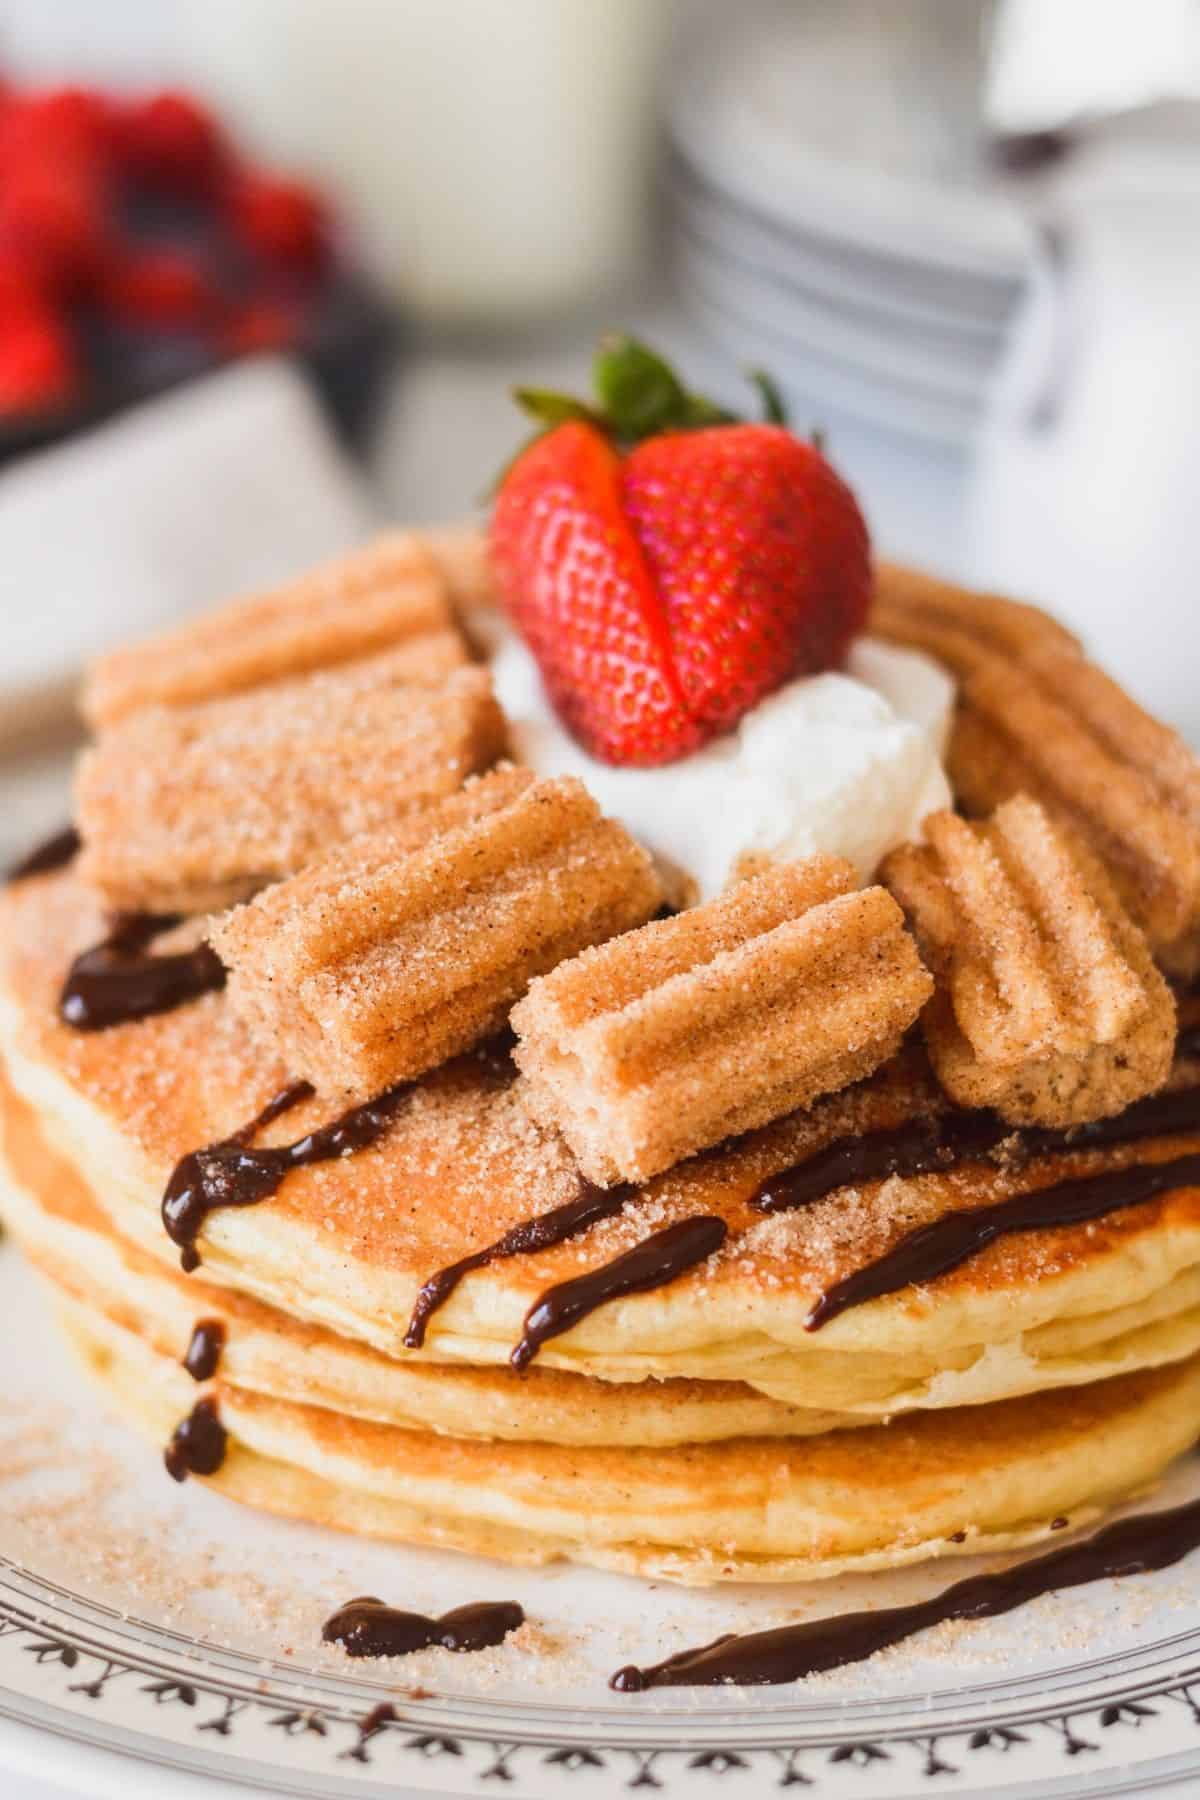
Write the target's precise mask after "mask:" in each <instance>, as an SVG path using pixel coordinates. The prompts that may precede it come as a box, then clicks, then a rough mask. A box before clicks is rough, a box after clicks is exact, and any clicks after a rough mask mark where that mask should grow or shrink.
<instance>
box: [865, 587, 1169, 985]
mask: <svg viewBox="0 0 1200 1800" xmlns="http://www.w3.org/2000/svg"><path fill="white" fill-rule="evenodd" d="M869 628H870V630H871V631H872V632H874V633H875V634H877V635H878V636H880V637H885V638H890V639H892V641H893V642H895V643H900V644H907V645H910V646H911V647H913V648H915V649H919V650H925V651H927V652H928V653H929V654H930V655H931V656H934V657H936V658H938V659H939V660H940V661H942V662H944V663H945V664H946V665H947V666H948V667H949V668H950V669H952V670H953V671H954V673H955V674H957V675H958V676H959V678H960V682H961V687H960V694H959V706H958V711H957V717H956V721H955V727H954V732H953V736H952V739H951V743H950V749H949V754H948V759H947V767H948V772H949V775H950V780H951V783H952V785H953V787H954V791H955V795H956V797H957V799H958V801H959V803H960V805H961V806H962V807H963V808H964V809H965V810H966V811H968V812H972V813H977V814H985V813H988V812H990V811H991V810H992V809H993V807H995V806H998V805H999V804H1000V803H1001V802H1002V801H1004V800H1008V799H1011V798H1012V796H1013V795H1014V794H1017V793H1022V792H1024V793H1028V794H1032V795H1033V796H1034V797H1035V798H1036V799H1038V800H1040V801H1041V802H1042V803H1043V805H1044V806H1045V807H1046V808H1047V809H1048V810H1049V811H1051V812H1053V813H1054V814H1055V815H1056V816H1058V817H1060V818H1062V819H1064V820H1065V821H1066V822H1067V823H1068V824H1070V825H1071V826H1072V827H1073V828H1074V829H1075V830H1076V831H1077V832H1078V833H1079V835H1080V836H1081V837H1082V838H1084V839H1085V841H1086V842H1087V843H1088V844H1089V845H1090V847H1091V848H1092V850H1094V851H1095V853H1096V855H1097V856H1099V857H1100V858H1101V859H1102V861H1103V862H1104V864H1105V865H1106V867H1107V869H1108V872H1109V874H1110V876H1111V877H1112V879H1113V881H1114V883H1115V885H1116V887H1117V890H1118V892H1119V893H1120V895H1121V898H1122V900H1123V902H1124V904H1125V906H1126V907H1127V909H1128V911H1129V912H1130V914H1131V915H1132V917H1133V918H1134V919H1135V921H1136V922H1137V923H1138V924H1139V925H1140V926H1141V927H1142V929H1143V930H1144V931H1145V933H1146V936H1147V938H1148V939H1149V942H1150V947H1151V949H1152V950H1153V952H1154V954H1155V956H1156V958H1157V959H1158V961H1159V962H1160V963H1161V965H1162V966H1163V967H1164V968H1165V969H1167V970H1168V972H1169V973H1171V974H1173V975H1177V976H1179V977H1181V978H1184V979H1189V978H1191V977H1193V976H1194V975H1196V974H1197V973H1198V972H1200V761H1198V760H1197V758H1196V756H1195V755H1194V754H1193V752H1192V751H1191V750H1190V749H1189V748H1188V746H1187V744H1185V743H1184V741H1183V739H1182V738H1181V737H1179V735H1178V734H1177V733H1176V732H1174V731H1171V730H1170V729H1169V728H1168V727H1167V726H1165V725H1162V724H1160V723H1159V722H1158V720H1156V719H1153V718H1151V717H1150V715H1149V714H1148V713H1146V712H1144V711H1143V710H1142V708H1141V707H1140V706H1138V704H1137V703H1136V701H1134V700H1132V699H1131V698H1130V697H1129V695H1128V694H1126V693H1125V692H1124V691H1123V690H1122V689H1121V688H1120V687H1119V686H1118V685H1117V683H1116V682H1115V681H1113V680H1112V679H1111V677H1109V676H1108V675H1106V674H1105V673H1104V672H1103V671H1102V670H1101V669H1098V668H1097V667H1096V666H1095V665H1094V664H1093V663H1090V662H1088V661H1087V659H1086V658H1085V656H1084V655H1083V653H1082V650H1081V649H1080V646H1079V644H1078V642H1077V641H1076V639H1074V638H1073V637H1072V636H1071V634H1070V633H1069V632H1067V631H1065V630H1064V629H1063V627H1062V626H1061V625H1058V624H1056V623H1055V621H1054V620H1053V619H1050V618H1048V617H1047V616H1046V614H1044V613H1040V612H1038V611H1037V610H1036V609H1035V608H1034V607H1029V606H1022V605H1020V604H1018V603H1017V602H1016V601H1011V600H1002V599H999V598H997V597H996V596H993V595H984V594H973V593H970V592H968V591H967V590H966V589H963V588H956V587H952V586H950V585H949V584H948V583H945V582H939V581H935V580H933V579H932V577H929V576H923V575H918V574H915V573H914V572H912V571H910V570H906V569H898V568H896V567H894V566H891V565H887V564H885V565H884V566H883V567H882V568H881V569H880V570H879V573H878V588H877V599H876V602H875V606H874V609H873V611H872V614H871V620H870V627H869Z"/></svg>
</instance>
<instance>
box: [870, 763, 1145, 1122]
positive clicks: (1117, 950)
mask: <svg viewBox="0 0 1200 1800" xmlns="http://www.w3.org/2000/svg"><path fill="white" fill-rule="evenodd" d="M924 834H925V839H926V841H925V843H924V844H921V845H916V844H906V845H904V846H903V847H902V848H900V849H899V850H895V851H893V852H892V854H891V855H890V856H889V857H888V858H887V860H886V861H885V863H884V865H883V870H882V876H883V880H884V881H885V882H886V883H887V885H888V887H890V889H891V891H892V893H893V894H895V896H896V898H897V899H898V900H899V901H900V903H901V905H902V906H903V907H904V909H905V911H906V913H907V914H908V916H909V918H910V919H911V921H912V923H913V927H914V929H915V931H916V934H917V940H918V942H919V943H920V945H921V950H922V954H923V955H924V957H925V960H926V961H927V962H928V963H929V965H930V967H931V968H932V969H933V970H934V971H935V974H936V976H937V982H938V991H937V995H936V998H935V999H934V1001H933V1002H932V1004H931V1005H930V1006H929V1007H928V1008H927V1009H926V1012H925V1015H924V1029H925V1036H926V1041H927V1043H928V1046H929V1053H930V1057H931V1059H932V1061H933V1065H934V1068H935V1069H936V1071H937V1074H938V1078H939V1080H940V1081H941V1083H942V1085H943V1086H944V1087H945V1089H946V1091H947V1093H949V1094H950V1095H951V1096H952V1098H953V1099H955V1100H957V1101H958V1102H959V1103H960V1104H961V1105H963V1106H990V1107H993V1108H995V1110H996V1111H997V1112H999V1113H1000V1114H1001V1115H1002V1116H1003V1117H1004V1118H1006V1119H1011V1120H1012V1121H1013V1123H1014V1124H1038V1125H1058V1126H1066V1125H1080V1124H1084V1123H1086V1122H1087V1121H1088V1120H1090V1119H1099V1118H1107V1117H1109V1116H1110V1115H1112V1114H1113V1113H1118V1112H1120V1111H1122V1109H1123V1108H1124V1107H1126V1106H1128V1105H1129V1104H1130V1103H1131V1102H1132V1101H1134V1100H1137V1099H1140V1098H1141V1097H1142V1096H1143V1095H1145V1094H1149V1093H1153V1092H1154V1091H1155V1090H1156V1089H1158V1088H1160V1087H1161V1086H1162V1085H1163V1083H1164V1082H1165V1081H1166V1079H1167V1077H1168V1075H1169V1074H1170V1070H1171V1060H1172V1055H1173V1051H1174V1044H1175V1003H1174V1001H1173V999H1172V997H1171V993H1170V990H1169V988H1168V987H1167V984H1166V982H1165V981H1164V980H1163V977H1162V976H1161V974H1160V973H1159V972H1158V970H1157V969H1156V968H1155V966H1154V962H1153V959H1152V957H1151V955H1150V951H1149V947H1148V946H1147V943H1146V940H1145V938H1144V937H1143V935H1142V933H1141V931H1139V929H1138V928H1137V926H1136V925H1135V924H1134V923H1133V921H1132V920H1131V919H1130V917H1129V915H1128V913H1127V912H1126V911H1125V908H1124V907H1123V906H1122V904H1121V902H1120V900H1119V899H1118V897H1117V894H1116V891H1115V889H1114V887H1113V885H1112V883H1111V881H1110V880H1109V879H1108V876H1107V874H1106V873H1105V871H1104V869H1103V868H1102V867H1101V865H1100V864H1099V862H1098V860H1097V859H1096V857H1095V856H1093V854H1092V853H1091V851H1090V850H1089V849H1087V847H1086V846H1085V845H1084V844H1083V843H1082V842H1081V841H1080V840H1078V839H1077V838H1075V837H1074V836H1073V834H1072V833H1071V832H1070V831H1069V830H1068V829H1067V828H1066V827H1064V826H1062V825H1061V824H1058V823H1056V822H1055V821H1054V820H1053V819H1052V818H1051V816H1050V815H1049V814H1048V813H1047V812H1046V810H1045V808H1044V807H1042V806H1040V805H1039V804H1038V802H1037V801H1035V800H1032V799H1030V798H1029V797H1028V796H1027V795H1018V796H1017V797H1016V798H1014V799H1012V800H1009V801H1006V802H1005V804H1004V805H1003V806H1000V807H998V808H997V810H996V812H995V813H994V815H993V816H992V818H991V819H990V820H989V821H987V822H986V823H976V824H969V823H968V822H967V821H966V820H964V819H961V818H959V817H958V816H957V815H956V814H954V813H948V812H943V813H934V814H932V815H931V816H930V817H929V818H928V819H926V821H925V826H924Z"/></svg>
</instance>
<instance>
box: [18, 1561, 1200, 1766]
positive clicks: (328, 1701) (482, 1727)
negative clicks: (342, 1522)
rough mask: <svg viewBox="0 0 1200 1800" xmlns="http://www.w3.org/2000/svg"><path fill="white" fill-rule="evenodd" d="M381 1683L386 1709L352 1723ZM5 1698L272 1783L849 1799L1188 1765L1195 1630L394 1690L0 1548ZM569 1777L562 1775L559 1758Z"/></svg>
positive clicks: (59, 1727) (40, 1716) (58, 1727)
mask: <svg viewBox="0 0 1200 1800" xmlns="http://www.w3.org/2000/svg"><path fill="white" fill-rule="evenodd" d="M385 1698H387V1699H390V1700H391V1702H392V1704H393V1705H394V1707H395V1711H396V1718H395V1719H394V1720H393V1721H389V1722H388V1723H386V1724H384V1725H383V1726H382V1727H381V1728H380V1729H378V1730H377V1731H370V1730H367V1729H364V1721H365V1719H366V1717H367V1715H368V1714H369V1712H370V1710H371V1709H372V1708H373V1707H374V1706H375V1705H376V1704H378V1702H379V1701H380V1700H382V1699H385ZM0 1711H2V1712H4V1713H6V1714H8V1715H9V1716H11V1717H15V1718H20V1719H22V1720H24V1721H25V1722H29V1723H36V1724H41V1725H43V1726H44V1727H46V1728H47V1729H50V1730H54V1731H57V1732H61V1733H63V1734H65V1735H67V1736H71V1737H75V1738H77V1739H80V1740H83V1741H87V1742H90V1743H95V1744H102V1745H105V1746H107V1747H109V1748H113V1749H117V1750H122V1751H125V1752H126V1753H129V1754H134V1755H138V1756H141V1757H142V1758H145V1759H150V1760H154V1761H158V1762H162V1763H165V1764H171V1765H174V1766H176V1767H179V1768H184V1769H189V1770H192V1771H195V1772H197V1773H206V1774H221V1775H224V1776H225V1777H227V1778H228V1779H231V1780H238V1781H242V1782H246V1783H248V1784H251V1785H259V1786H263V1787H267V1788H270V1789H271V1790H273V1791H274V1792H275V1793H293V1794H306V1795H312V1796H330V1797H334V1796H336V1797H341V1796H349V1795H360V1796H361V1795H372V1794H375V1793H379V1794H383V1793H385V1792H391V1793H393V1794H394V1792H395V1787H396V1784H397V1783H398V1782H403V1783H407V1784H409V1785H411V1786H412V1787H413V1788H415V1789H417V1790H418V1791H420V1792H427V1793H430V1794H438V1793H440V1794H462V1793H464V1792H468V1793H469V1792H476V1791H478V1792H481V1793H484V1792H488V1791H493V1790H495V1791H502V1792H504V1793H506V1794H507V1795H510V1796H513V1797H514V1800H521V1797H524V1796H528V1797H529V1800H550V1797H551V1796H554V1797H556V1800H561V1796H562V1795H563V1794H564V1793H566V1792H570V1793H572V1794H574V1793H576V1792H578V1794H579V1795H580V1797H581V1800H588V1797H589V1796H593V1797H595V1800H606V1797H607V1796H610V1795H617V1794H624V1793H630V1792H639V1793H648V1794H661V1795H665V1796H671V1797H679V1800H683V1797H684V1796H686V1797H687V1800H697V1796H702V1794H703V1793H704V1792H706V1791H711V1792H713V1793H719V1794H720V1795H721V1796H723V1797H725V1800H750V1796H752V1795H754V1796H759V1795H763V1794H766V1793H769V1792H774V1791H779V1790H784V1789H787V1790H791V1791H795V1792H796V1793H797V1794H799V1792H800V1791H801V1790H804V1791H805V1792H806V1793H810V1794H812V1795H813V1796H814V1797H816V1796H820V1797H822V1800H823V1797H825V1796H829V1797H834V1796H836V1797H837V1800H843V1796H844V1797H846V1800H851V1797H857V1796H866V1795H872V1796H878V1797H879V1800H901V1797H902V1796H904V1795H914V1796H916V1795H921V1794H927V1793H929V1792H930V1791H931V1790H936V1789H941V1790H942V1791H948V1792H954V1791H958V1792H974V1793H975V1794H977V1795H978V1794H981V1793H983V1792H986V1791H992V1792H995V1791H997V1790H998V1789H999V1788H1002V1790H1003V1792H1004V1793H1005V1794H1007V1795H1010V1796H1012V1797H1013V1800H1017V1797H1018V1796H1020V1797H1021V1800H1025V1797H1026V1796H1028V1797H1029V1800H1033V1796H1035V1795H1041V1794H1046V1795H1053V1796H1055V1797H1056V1800H1057V1797H1058V1796H1063V1800H1065V1797H1066V1796H1068V1795H1070V1794H1073V1793H1079V1794H1083V1793H1086V1794H1088V1795H1094V1796H1102V1795H1110V1794H1111V1795H1116V1794H1120V1793H1126V1792H1132V1791H1136V1792H1139V1793H1145V1792H1149V1791H1153V1790H1154V1788H1155V1787H1159V1788H1162V1787H1164V1786H1174V1785H1176V1784H1178V1783H1184V1784H1186V1785H1187V1786H1188V1787H1189V1788H1190V1787H1191V1784H1192V1783H1193V1782H1198V1783H1200V1630H1192V1631H1187V1632H1183V1633H1180V1634H1178V1635H1177V1636H1174V1637H1170V1638H1164V1639H1161V1640H1159V1641H1157V1642H1156V1643H1154V1644H1150V1645H1146V1646H1143V1647H1142V1648H1141V1649H1140V1650H1138V1651H1135V1652H1132V1653H1129V1654H1125V1655H1121V1656H1109V1657H1100V1658H1097V1659H1095V1660H1093V1661H1091V1662H1083V1663H1075V1664H1072V1665H1070V1666H1068V1667H1065V1668H1062V1669H1059V1670H1056V1671H1054V1672H1053V1673H1052V1674H1051V1675H1050V1676H1048V1677H1047V1676H1039V1677H1037V1678H1027V1679H1012V1680H1008V1681H998V1682H993V1683H989V1684H986V1685H983V1686H978V1687H972V1688H969V1689H966V1690H959V1691H958V1692H955V1691H954V1690H952V1689H947V1690H944V1691H941V1692H938V1693H934V1694H931V1695H929V1696H927V1697H923V1698H922V1700H921V1702H920V1703H919V1705H916V1704H914V1703H913V1702H912V1701H911V1700H899V1699H898V1700H894V1701H891V1702H887V1703H883V1702H877V1701H862V1700H859V1701H849V1702H839V1703H820V1702H817V1703H809V1704H797V1703H796V1701H795V1700H794V1698H793V1699H791V1700H790V1701H788V1702H784V1703H782V1704H778V1705H776V1704H768V1705H766V1706H757V1705H756V1706H753V1707H745V1706H742V1707H737V1706H725V1705H720V1704H717V1705H706V1706H705V1707H704V1708H703V1710H696V1709H691V1708H688V1707H686V1706H678V1705H673V1706H671V1707H669V1708H667V1709H662V1708H656V1709H655V1710H650V1709H649V1708H647V1707H645V1706H644V1705H641V1704H638V1705H635V1706H622V1707H621V1709H620V1710H618V1709H617V1708H616V1707H615V1706H609V1705H604V1706H601V1705H599V1704H598V1705H597V1706H596V1707H595V1708H594V1709H584V1708H573V1707H566V1706H548V1705H545V1704H539V1703H528V1704H526V1703H522V1702H519V1701H518V1702H506V1703H502V1704H501V1703H491V1702H479V1701H475V1700H472V1701H470V1702H461V1701H455V1700H448V1699H447V1700H444V1699H436V1698H434V1699H425V1698H419V1697H411V1696H410V1697H406V1696H405V1695H404V1694H403V1693H402V1692H400V1693H398V1692H397V1691H396V1690H394V1689H388V1688H387V1687H385V1686H383V1685H382V1684H379V1683H375V1682H370V1681H362V1680H355V1679H351V1678H348V1677H342V1676H338V1675H328V1674H325V1673H323V1672H316V1671H310V1670H303V1669H300V1670H296V1669H293V1668H290V1667H288V1666H286V1665H285V1664H282V1663H263V1662H262V1661H260V1660H259V1659H256V1658H253V1657H250V1656H248V1655H245V1654H244V1653H242V1652H238V1651H233V1650H221V1649H217V1648H215V1647H212V1646H208V1645H205V1644H202V1643H200V1642H198V1641H196V1640H194V1639H191V1638H188V1637H185V1636H183V1635H181V1634H178V1633H172V1632H169V1631H163V1630H160V1629H159V1628H157V1627H154V1626H151V1625H149V1624H147V1623H145V1622H144V1621H139V1620H137V1619H135V1618H121V1617H120V1615H118V1614H116V1613H114V1612H112V1611H111V1610H110V1609H108V1608H105V1607H102V1606H99V1605H97V1604H95V1603H94V1602H92V1601H89V1600H87V1599H86V1598H85V1597H83V1596H81V1595H78V1594H73V1593H71V1592H69V1591H68V1590H66V1589H63V1588H61V1587H59V1586H57V1585H56V1584H55V1583H54V1582H52V1581H49V1580H46V1579H43V1578H41V1577H39V1576H37V1575H36V1574H34V1573H32V1572H31V1571H29V1570H23V1569H19V1568H17V1567H16V1566H15V1565H12V1564H8V1563H3V1562H0ZM567 1777H570V1778H571V1785H570V1787H569V1788H568V1787H567V1785H566V1778H567Z"/></svg>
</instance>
